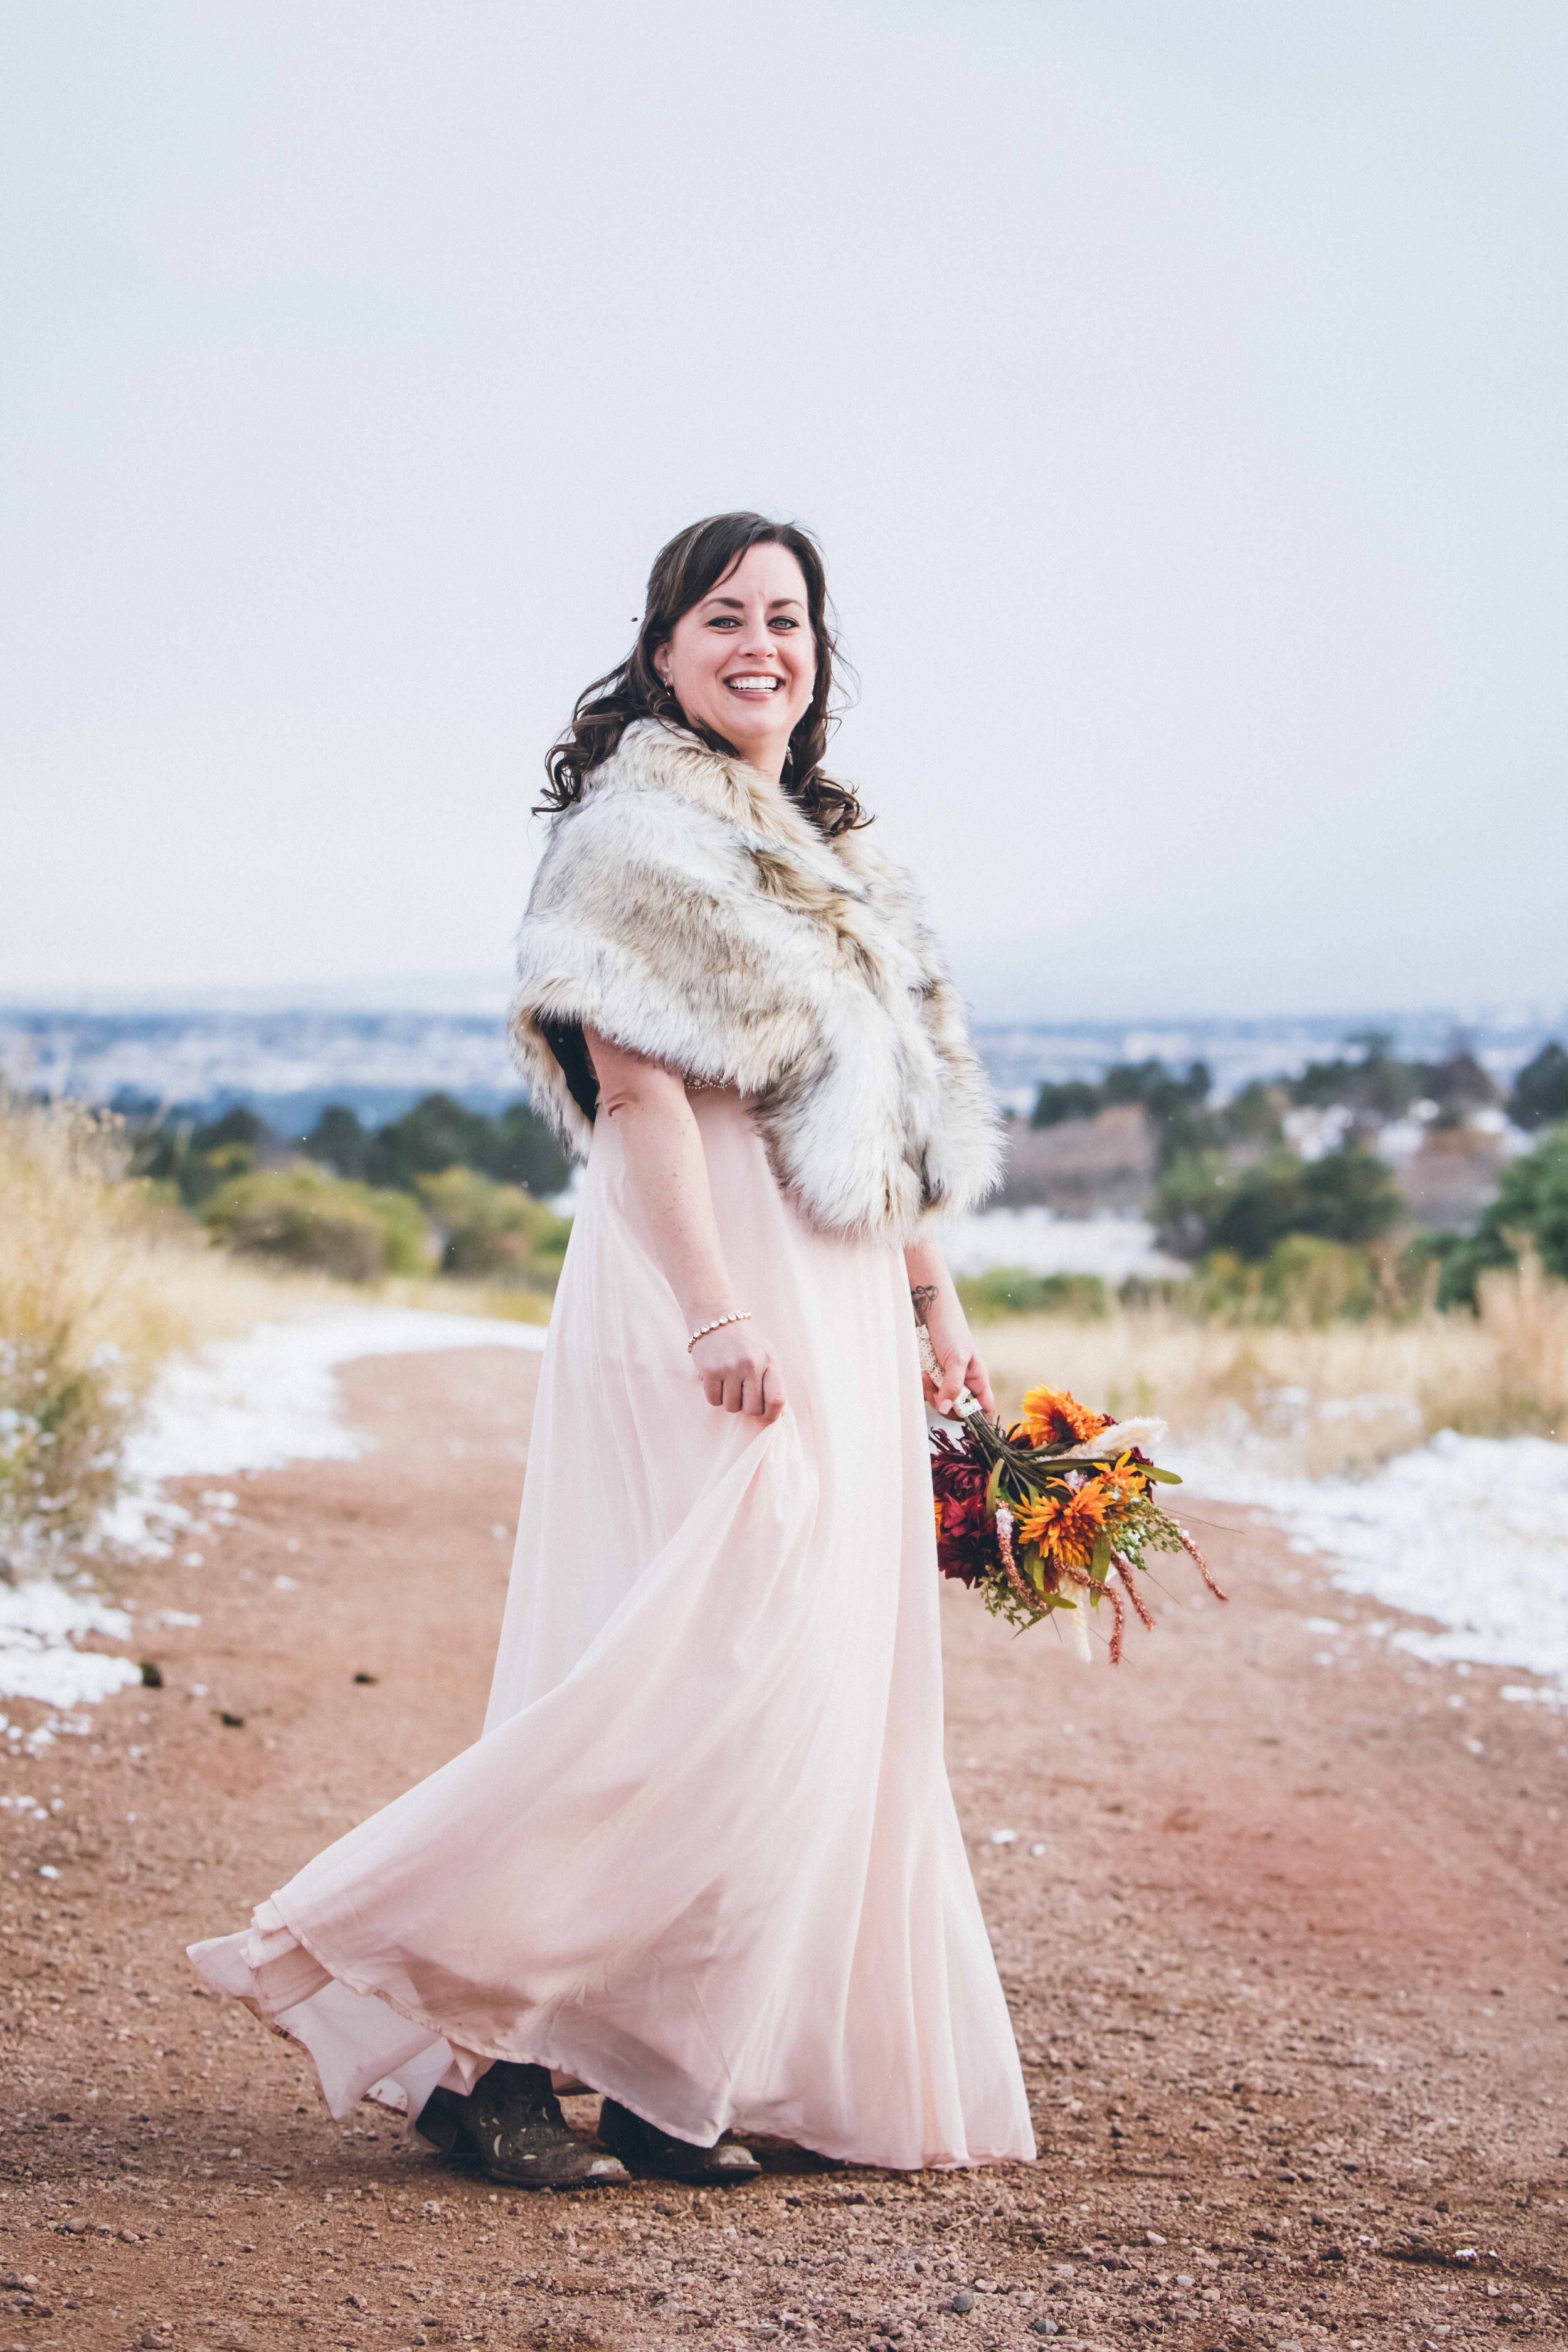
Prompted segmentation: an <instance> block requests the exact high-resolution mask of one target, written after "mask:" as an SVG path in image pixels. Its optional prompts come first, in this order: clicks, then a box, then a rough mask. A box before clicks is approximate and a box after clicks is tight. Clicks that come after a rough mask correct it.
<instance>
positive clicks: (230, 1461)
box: [0, 1307, 545, 1750]
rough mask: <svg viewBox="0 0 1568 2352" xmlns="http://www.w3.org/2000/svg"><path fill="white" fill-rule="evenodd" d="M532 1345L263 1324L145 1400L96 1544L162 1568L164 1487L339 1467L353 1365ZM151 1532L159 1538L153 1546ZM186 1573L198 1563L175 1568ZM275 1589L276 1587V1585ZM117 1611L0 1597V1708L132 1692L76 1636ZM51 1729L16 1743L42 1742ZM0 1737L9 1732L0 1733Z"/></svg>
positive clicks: (364, 1318)
mask: <svg viewBox="0 0 1568 2352" xmlns="http://www.w3.org/2000/svg"><path fill="white" fill-rule="evenodd" d="M544 1336H545V1335H544V1332H543V1330H542V1328H540V1327H539V1326H537V1325H535V1324H527V1323H509V1322H502V1321H500V1320H497V1321H493V1322H492V1321H491V1320H490V1319H489V1318H488V1317H484V1316H478V1315H434V1314H425V1313H422V1312H421V1311H420V1310H419V1309H418V1308H416V1307H350V1308H346V1309H344V1310H342V1312H339V1313H334V1314H331V1315H324V1316H321V1317H318V1318H314V1319H309V1320H307V1319H304V1318H301V1319H300V1320H299V1321H297V1322H289V1323H263V1324H260V1325H258V1327H257V1328H256V1329H255V1330H254V1331H251V1332H249V1333H247V1336H246V1337H245V1338H244V1339H229V1340H226V1341H224V1342H223V1343H222V1344H221V1345H220V1346H217V1347H214V1348H209V1349H206V1350H205V1352H204V1353H203V1354H201V1355H199V1356H192V1357H182V1358H178V1359H176V1360H174V1362H173V1363H171V1364H169V1365H168V1366H167V1367H166V1368H165V1370H164V1371H163V1376H162V1378H161V1379H160V1380H159V1381H158V1383H157V1385H156V1387H155V1388H154V1390H153V1394H152V1397H151V1398H150V1400H149V1402H148V1404H147V1407H146V1410H145V1412H143V1414H142V1420H141V1423H139V1425H138V1427H137V1428H136V1429H135V1430H134V1431H133V1432H132V1437H131V1440H130V1443H129V1444H128V1445H127V1447H126V1454H125V1483H124V1486H123V1487H122V1489H121V1496H120V1498H119V1500H118V1501H117V1502H116V1503H115V1504H114V1505H113V1507H111V1508H110V1510H109V1511H107V1512H106V1513H105V1514H104V1517H103V1519H102V1522H101V1525H100V1530H99V1542H100V1546H101V1544H102V1543H104V1542H106V1541H107V1542H110V1543H113V1544H116V1545H118V1546H121V1547H122V1548H124V1549H130V1550H135V1551H140V1552H142V1554H144V1555H146V1556H149V1557H152V1558H158V1559H167V1558H168V1557H169V1555H170V1553H171V1551H172V1550H173V1549H174V1547H173V1545H172V1544H171V1543H170V1542H169V1541H168V1540H167V1534H168V1532H169V1531H171V1530H173V1529H175V1528H181V1527H189V1526H190V1525H191V1524H192V1520H191V1514H190V1513H189V1512H188V1511H187V1510H185V1509H184V1507H183V1506H181V1505H180V1504H178V1503H175V1502H174V1501H172V1500H171V1499H170V1498H169V1496H166V1495H165V1494H164V1492H163V1482H164V1481H165V1480H166V1479H170V1478H191V1477H201V1478H223V1477H227V1476H229V1475H232V1474H233V1473H235V1472H236V1471H245V1470H276V1469H279V1468H281V1466H282V1465H283V1464H284V1463H286V1462H297V1461H314V1462H324V1461H339V1462H342V1461H352V1460H353V1459H354V1458H355V1457H356V1456H357V1455H359V1454H363V1453H365V1452H366V1451H368V1449H369V1444H370V1441H369V1440H368V1439H367V1438H364V1437H362V1436H360V1435H359V1434H358V1433H356V1432H355V1431H353V1430H352V1429H350V1428H349V1427H348V1425H347V1423H345V1422H344V1420H343V1418H342V1396H341V1394H340V1391H339V1389H338V1383H337V1381H336V1378H335V1373H336V1369H337V1367H338V1366H339V1365H340V1364H345V1363H349V1362H351V1361H353V1360H355V1359H356V1358H359V1357H363V1356H407V1355H427V1354H431V1353H434V1352H436V1351H438V1350H440V1349H447V1348H521V1349H528V1350H530V1351H531V1352H534V1353H537V1352H538V1351H539V1350H540V1349H542V1347H543V1345H544ZM237 1500H238V1497H237V1496H236V1495H234V1494H233V1493H231V1492H229V1491H228V1490H227V1489H223V1490H221V1491H217V1492H213V1491H208V1492H207V1493H205V1494H204V1495H203V1496H202V1501H203V1503H204V1504H205V1505H207V1506H208V1507H212V1508H214V1509H216V1510H218V1511H219V1512H227V1511H229V1510H232V1508H233V1507H234V1505H235V1504H236V1503H237ZM160 1530H163V1532H160ZM185 1559H186V1560H187V1562H188V1563H189V1564H190V1565H192V1566H197V1565H199V1564H200V1560H201V1555H200V1554H199V1553H195V1552H187V1553H186V1554H185ZM278 1581H279V1585H286V1584H287V1583H288V1582H289V1580H288V1579H285V1578H281V1577H280V1578H279V1580H278ZM148 1622H150V1623H159V1624H163V1625H181V1626H195V1625H197V1624H199V1623H200V1622H201V1620H200V1619H199V1618H198V1617H195V1616H193V1615H191V1614H190V1613H189V1612H182V1611H179V1610H161V1611H158V1612H154V1614H153V1617H151V1618H150V1619H149V1621H148ZM131 1632H132V1622H131V1614H130V1612H129V1610H128V1609H126V1608H123V1607H121V1606H120V1605H119V1604H118V1603H115V1602H112V1601H104V1600H102V1599H100V1597H99V1596H98V1595H97V1594H94V1593H92V1592H90V1591H85V1592H84V1591H71V1590H69V1589H68V1587H67V1586H65V1585H64V1584H61V1583H58V1582H57V1581H55V1580H54V1579H52V1578H48V1577H37V1578H33V1579H30V1580H27V1581H26V1582H23V1583H18V1584H16V1585H15V1586H9V1587H8V1586H5V1585H3V1584H0V1697H4V1698H27V1699H36V1700H39V1701H41V1702H42V1703H43V1704H44V1705H45V1706H51V1707H74V1706H93V1705H95V1704H96V1703H97V1702H98V1701H99V1700H100V1699H104V1698H108V1697H109V1696H110V1694H111V1693H112V1692H114V1691H118V1690H124V1689H126V1688H127V1687H128V1686H129V1685H132V1684H133V1683H139V1682H140V1681H141V1679H142V1669H141V1667H140V1665H139V1664H137V1663H136V1662H135V1661H134V1660H133V1659H131V1658H126V1657H115V1656H111V1655H109V1654H106V1653H104V1652H102V1651H93V1650H81V1649H79V1648H77V1646H76V1644H77V1643H79V1641H81V1640H82V1639H83V1638H84V1636H86V1635H89V1634H99V1635H101V1636H103V1637H105V1638H107V1639H108V1640H110V1641H121V1642H123V1641H128V1640H129V1639H130V1637H131ZM0 1728H3V1729H4V1730H5V1733H6V1736H7V1737H8V1738H9V1737H13V1736H14V1737H16V1738H20V1737H21V1735H20V1733H19V1732H18V1733H16V1734H15V1735H13V1733H12V1732H11V1728H10V1727H8V1726H5V1725H4V1722H3V1719H0ZM75 1728H76V1726H75V1725H74V1724H72V1725H66V1724H63V1723H59V1722H56V1723H54V1724H52V1725H51V1726H45V1727H40V1728H39V1729H38V1730H37V1731H35V1732H34V1733H32V1734H31V1735H29V1736H28V1739H27V1745H28V1747H29V1749H30V1750H31V1749H32V1748H33V1744H34V1743H35V1742H38V1741H44V1740H47V1739H49V1738H53V1737H54V1734H55V1732H56V1731H58V1730H60V1729H75Z"/></svg>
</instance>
